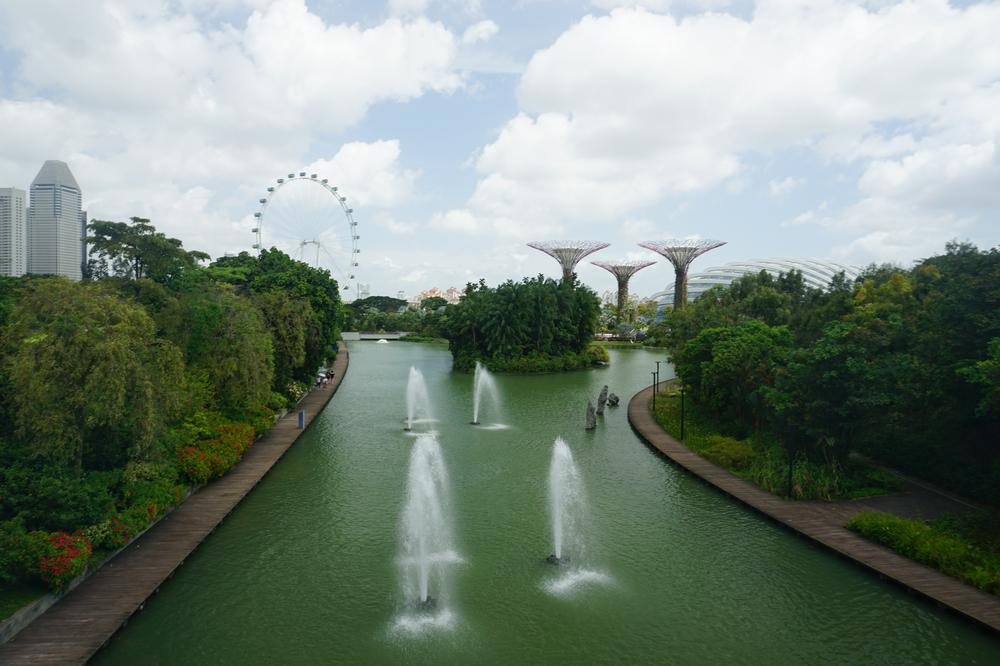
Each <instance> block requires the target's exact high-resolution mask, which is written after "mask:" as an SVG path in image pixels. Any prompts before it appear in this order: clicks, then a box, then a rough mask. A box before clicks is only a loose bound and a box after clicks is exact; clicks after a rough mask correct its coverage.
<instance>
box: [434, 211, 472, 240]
mask: <svg viewBox="0 0 1000 666" xmlns="http://www.w3.org/2000/svg"><path fill="white" fill-rule="evenodd" d="M431 226H432V227H434V228H435V229H444V230H446V231H456V232H458V233H461V234H470V235H475V234H478V233H480V232H481V231H482V225H481V224H480V222H479V220H477V219H476V217H475V216H474V215H473V214H472V213H470V212H469V211H467V210H449V211H447V212H445V213H436V214H435V215H434V216H433V217H432V218H431Z"/></svg>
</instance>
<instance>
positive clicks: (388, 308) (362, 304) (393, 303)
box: [351, 296, 407, 313]
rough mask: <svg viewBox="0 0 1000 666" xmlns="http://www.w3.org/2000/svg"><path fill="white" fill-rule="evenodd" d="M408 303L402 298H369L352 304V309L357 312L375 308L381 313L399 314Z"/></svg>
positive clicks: (360, 299)
mask: <svg viewBox="0 0 1000 666" xmlns="http://www.w3.org/2000/svg"><path fill="white" fill-rule="evenodd" d="M406 305H407V304H406V301H404V300H403V299H401V298H392V297H391V296H368V297H366V298H359V299H357V300H355V301H353V302H352V303H351V308H352V309H353V310H355V311H357V312H361V311H363V310H367V309H368V308H374V309H375V310H378V311H379V312H385V313H390V312H399V311H400V310H401V309H403V308H405V307H406Z"/></svg>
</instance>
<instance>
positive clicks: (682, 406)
mask: <svg viewBox="0 0 1000 666" xmlns="http://www.w3.org/2000/svg"><path fill="white" fill-rule="evenodd" d="M681 441H682V442H683V441H684V384H681Z"/></svg>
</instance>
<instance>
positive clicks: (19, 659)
mask: <svg viewBox="0 0 1000 666" xmlns="http://www.w3.org/2000/svg"><path fill="white" fill-rule="evenodd" d="M347 365H348V354H347V350H346V348H345V345H343V344H341V351H340V353H339V354H338V355H337V359H336V361H334V365H333V372H334V377H333V381H332V383H331V384H329V385H327V387H326V388H314V389H313V390H312V391H311V392H310V393H309V395H307V396H306V397H305V398H304V399H303V400H302V402H300V403H299V406H298V408H297V409H296V410H295V411H293V412H290V413H289V414H287V415H286V416H285V417H284V418H283V419H281V420H280V421H278V422H277V423H276V424H275V425H274V427H273V428H271V430H269V431H268V432H267V434H265V435H264V436H263V437H261V438H260V439H259V440H258V441H257V442H255V443H254V445H253V446H251V447H250V448H249V449H248V450H247V452H246V454H245V455H244V456H243V460H242V461H241V462H240V463H238V464H237V465H236V466H235V467H233V469H232V470H230V471H229V472H228V473H227V474H226V475H225V476H222V477H220V478H218V479H216V480H214V481H212V482H211V483H209V484H207V485H205V486H204V487H202V488H201V489H199V490H198V491H197V492H196V493H194V494H193V495H191V497H189V498H188V499H187V500H186V501H185V502H183V503H182V504H181V505H180V506H178V507H177V508H176V509H174V510H173V511H172V512H171V513H169V514H168V515H167V516H165V517H164V518H163V520H161V521H160V522H159V523H158V524H157V525H155V526H154V527H153V528H151V529H150V530H149V531H147V532H146V533H145V534H143V535H142V536H141V537H139V538H138V539H136V540H135V541H134V542H133V543H132V544H131V545H130V546H129V547H128V548H126V549H125V550H123V551H122V552H121V553H120V554H119V555H118V556H117V557H115V558H114V559H113V560H111V561H110V562H108V563H107V564H106V565H104V566H103V567H101V569H99V570H98V571H97V572H96V573H95V574H94V575H93V576H91V577H90V578H88V579H87V580H85V581H84V582H83V583H81V584H80V586H79V587H77V588H76V589H75V590H73V591H72V592H70V593H69V594H67V595H66V597H65V598H63V599H61V600H60V601H59V602H58V603H57V604H55V605H54V606H52V608H50V609H49V610H47V611H46V612H45V613H43V614H42V615H41V616H40V617H39V618H38V619H36V620H35V621H34V622H32V623H31V624H30V625H28V626H27V627H25V628H24V629H23V630H22V631H21V632H20V633H19V634H17V635H16V636H14V638H12V639H11V640H10V641H8V642H7V643H5V644H3V645H0V664H3V665H4V666H13V665H15V664H83V663H85V662H86V661H87V660H88V659H90V658H91V657H92V656H93V655H94V654H95V653H96V652H97V651H98V650H99V649H100V648H101V646H103V645H104V644H105V643H106V642H107V641H108V640H109V639H110V638H111V636H112V635H114V633H115V632H116V631H118V629H119V628H120V627H121V626H122V625H124V624H125V622H127V621H128V619H129V617H130V616H131V615H132V614H133V613H135V612H136V611H137V610H141V609H142V606H143V604H144V603H145V601H146V599H147V598H148V597H149V596H150V595H152V594H153V593H154V592H156V591H157V589H159V587H160V585H161V584H162V583H163V582H164V581H165V580H166V579H167V578H169V577H170V576H171V574H173V572H174V570H176V569H177V567H179V566H180V565H181V564H183V563H184V559H185V558H186V557H187V556H188V555H190V554H191V553H192V551H194V549H195V548H197V547H198V545H199V544H200V543H201V542H202V541H203V540H204V539H205V537H207V536H208V535H209V534H210V533H211V532H212V530H214V529H215V527H216V526H217V525H218V524H219V523H220V522H222V519H223V518H225V517H226V516H227V515H228V514H229V512H231V511H232V510H233V509H234V508H235V507H236V505H237V504H239V502H240V500H242V499H243V498H244V497H245V496H246V494H247V493H249V492H250V491H251V490H252V489H253V487H254V486H255V485H256V484H257V482H258V481H260V480H261V479H262V478H263V477H264V475H265V474H267V472H268V470H270V469H271V467H272V466H273V465H274V463H276V462H277V461H278V459H279V458H281V456H282V455H283V454H284V453H285V451H287V450H288V448H289V447H290V446H291V445H292V444H293V443H294V442H295V440H296V439H297V438H298V436H299V435H300V434H302V432H303V431H302V430H299V428H298V410H299V409H301V410H304V411H305V420H306V426H307V427H308V425H309V424H310V423H311V422H312V420H313V419H314V418H315V417H316V415H318V414H319V413H320V412H321V411H322V410H323V408H324V407H326V404H327V402H329V400H330V398H331V397H332V396H333V394H334V392H336V390H337V387H338V386H340V382H341V380H342V379H343V377H344V373H345V372H346V371H347Z"/></svg>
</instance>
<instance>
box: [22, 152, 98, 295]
mask: <svg viewBox="0 0 1000 666" xmlns="http://www.w3.org/2000/svg"><path fill="white" fill-rule="evenodd" d="M81 204H82V197H81V193H80V186H79V185H78V184H77V182H76V179H75V178H73V174H72V173H71V172H70V170H69V166H67V165H66V163H65V162H60V161H58V160H46V162H45V164H43V165H42V169H41V171H39V172H38V175H37V176H35V180H33V181H32V182H31V208H29V209H28V272H29V273H48V274H52V275H65V276H67V277H69V278H71V279H73V280H79V279H80V278H81V277H82V275H83V267H82V265H81V259H82V257H83V256H84V255H85V251H84V248H83V245H84V243H83V236H82V234H81V228H82V227H81V225H82V223H83V220H84V219H85V217H84V213H83V210H82V206H81Z"/></svg>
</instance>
